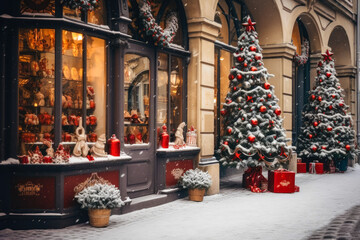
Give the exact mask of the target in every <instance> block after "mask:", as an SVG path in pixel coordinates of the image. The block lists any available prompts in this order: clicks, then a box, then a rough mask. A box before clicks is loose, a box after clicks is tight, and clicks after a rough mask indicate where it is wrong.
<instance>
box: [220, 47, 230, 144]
mask: <svg viewBox="0 0 360 240" xmlns="http://www.w3.org/2000/svg"><path fill="white" fill-rule="evenodd" d="M232 66H233V55H232V54H231V53H230V52H227V51H224V50H221V51H220V66H219V70H220V86H218V88H217V89H218V91H220V102H219V103H218V106H219V107H220V109H222V108H223V104H224V101H225V98H226V95H227V93H228V92H229V78H228V76H229V72H230V69H231V67H232ZM220 124H223V117H222V116H221V115H220ZM222 136H224V128H223V127H220V138H221V137H222Z"/></svg>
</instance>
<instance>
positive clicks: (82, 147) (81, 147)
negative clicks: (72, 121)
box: [73, 118, 89, 157]
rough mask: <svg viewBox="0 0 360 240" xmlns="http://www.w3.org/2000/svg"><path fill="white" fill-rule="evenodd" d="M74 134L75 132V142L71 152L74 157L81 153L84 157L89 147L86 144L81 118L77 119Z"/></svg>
mask: <svg viewBox="0 0 360 240" xmlns="http://www.w3.org/2000/svg"><path fill="white" fill-rule="evenodd" d="M75 134H76V138H77V142H76V144H75V147H74V151H73V154H74V155H75V156H76V157H80V156H81V155H82V156H83V157H86V156H87V155H88V153H89V147H88V145H87V144H86V134H85V129H84V128H83V126H82V119H81V118H80V119H79V127H78V128H76V131H75Z"/></svg>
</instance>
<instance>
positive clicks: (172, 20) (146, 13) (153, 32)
mask: <svg viewBox="0 0 360 240" xmlns="http://www.w3.org/2000/svg"><path fill="white" fill-rule="evenodd" d="M139 18H140V20H141V22H142V24H143V26H144V29H143V31H144V32H145V34H146V35H147V36H150V37H151V38H152V39H153V40H154V42H155V44H157V45H160V46H164V47H169V46H170V43H172V41H173V39H174V37H175V33H176V31H177V30H178V28H179V25H178V19H177V15H176V13H175V12H170V13H169V14H168V15H167V17H166V20H165V25H166V27H165V29H162V28H161V27H160V26H159V24H157V23H156V21H155V19H154V17H153V15H152V14H151V6H150V2H148V1H147V0H140V6H139Z"/></svg>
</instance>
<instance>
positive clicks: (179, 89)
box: [170, 57, 183, 142]
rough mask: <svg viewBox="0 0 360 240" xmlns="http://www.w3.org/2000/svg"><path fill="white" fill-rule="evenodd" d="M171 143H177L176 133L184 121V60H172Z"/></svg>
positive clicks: (175, 58)
mask: <svg viewBox="0 0 360 240" xmlns="http://www.w3.org/2000/svg"><path fill="white" fill-rule="evenodd" d="M170 111H171V112H170V141H171V142H173V141H175V132H176V129H177V127H178V126H179V124H180V123H181V122H182V121H183V116H182V113H183V64H182V59H181V58H177V57H173V58H171V72H170Z"/></svg>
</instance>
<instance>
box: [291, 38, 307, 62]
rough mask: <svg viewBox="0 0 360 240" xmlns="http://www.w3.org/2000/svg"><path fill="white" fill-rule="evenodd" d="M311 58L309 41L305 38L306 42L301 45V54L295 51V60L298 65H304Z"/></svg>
mask: <svg viewBox="0 0 360 240" xmlns="http://www.w3.org/2000/svg"><path fill="white" fill-rule="evenodd" d="M308 59H309V41H308V40H305V41H304V44H302V45H301V55H299V54H297V53H296V52H295V56H294V61H295V62H296V63H297V64H298V65H304V64H306V63H307V61H308Z"/></svg>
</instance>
